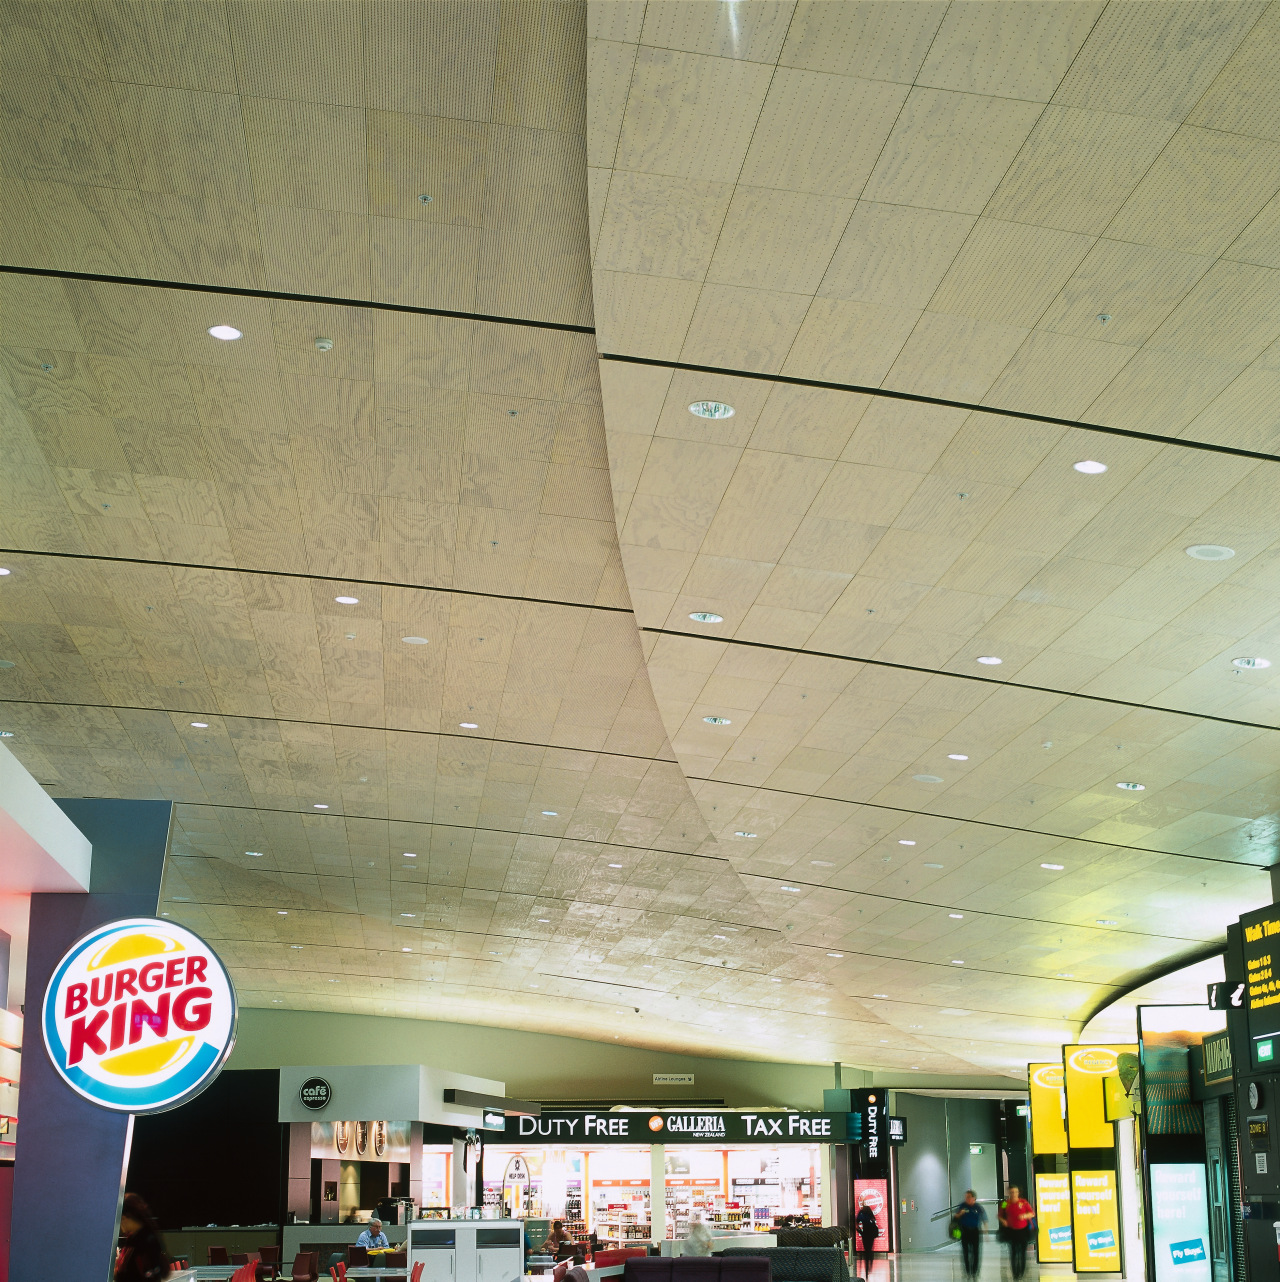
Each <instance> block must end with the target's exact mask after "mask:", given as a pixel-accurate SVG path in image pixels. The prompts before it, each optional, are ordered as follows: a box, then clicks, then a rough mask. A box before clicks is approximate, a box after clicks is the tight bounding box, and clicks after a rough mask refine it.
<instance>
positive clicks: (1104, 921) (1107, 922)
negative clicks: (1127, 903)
mask: <svg viewBox="0 0 1280 1282" xmlns="http://www.w3.org/2000/svg"><path fill="white" fill-rule="evenodd" d="M1119 924H1120V923H1119V922H1115V921H1112V920H1111V918H1110V917H1099V918H1098V925H1099V926H1118V925H1119Z"/></svg>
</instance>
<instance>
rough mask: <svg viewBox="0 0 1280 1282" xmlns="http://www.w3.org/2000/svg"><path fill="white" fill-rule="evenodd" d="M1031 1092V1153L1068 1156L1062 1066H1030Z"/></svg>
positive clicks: (1029, 1085) (1029, 1081) (1029, 1086)
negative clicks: (1063, 1154)
mask: <svg viewBox="0 0 1280 1282" xmlns="http://www.w3.org/2000/svg"><path fill="white" fill-rule="evenodd" d="M1027 1089H1028V1094H1029V1096H1030V1099H1031V1151H1032V1152H1033V1153H1035V1154H1041V1153H1065V1152H1066V1151H1067V1127H1066V1122H1065V1121H1064V1119H1063V1116H1062V1111H1063V1101H1062V1065H1061V1064H1028V1065H1027Z"/></svg>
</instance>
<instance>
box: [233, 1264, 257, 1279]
mask: <svg viewBox="0 0 1280 1282" xmlns="http://www.w3.org/2000/svg"><path fill="white" fill-rule="evenodd" d="M257 1268H258V1261H257V1260H246V1261H245V1263H244V1264H243V1265H242V1266H241V1267H240V1268H238V1269H237V1270H236V1271H235V1272H234V1273H233V1274H232V1275H231V1282H254V1276H255V1274H256V1272H257Z"/></svg>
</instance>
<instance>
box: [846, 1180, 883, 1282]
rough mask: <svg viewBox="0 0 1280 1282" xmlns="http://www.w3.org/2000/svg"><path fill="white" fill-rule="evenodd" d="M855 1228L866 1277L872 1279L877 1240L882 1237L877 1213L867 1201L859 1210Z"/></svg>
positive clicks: (863, 1201)
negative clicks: (860, 1244)
mask: <svg viewBox="0 0 1280 1282" xmlns="http://www.w3.org/2000/svg"><path fill="white" fill-rule="evenodd" d="M853 1226H854V1228H856V1229H857V1230H858V1239H859V1240H860V1241H861V1243H862V1262H863V1267H864V1269H865V1270H866V1277H867V1278H868V1279H869V1278H870V1277H871V1265H872V1263H873V1261H874V1260H875V1254H876V1238H878V1237H879V1236H880V1225H879V1224H877V1223H876V1213H875V1212H874V1211H873V1210H872V1209H871V1207H870V1206H868V1205H867V1199H866V1198H865V1197H864V1198H863V1199H862V1205H861V1206H860V1207H859V1208H858V1214H857V1217H856V1218H855V1220H854V1222H853Z"/></svg>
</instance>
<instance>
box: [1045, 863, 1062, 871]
mask: <svg viewBox="0 0 1280 1282" xmlns="http://www.w3.org/2000/svg"><path fill="white" fill-rule="evenodd" d="M1040 867H1041V868H1047V869H1048V870H1049V871H1050V872H1061V871H1062V869H1063V868H1064V867H1065V865H1063V864H1041V865H1040Z"/></svg>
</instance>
